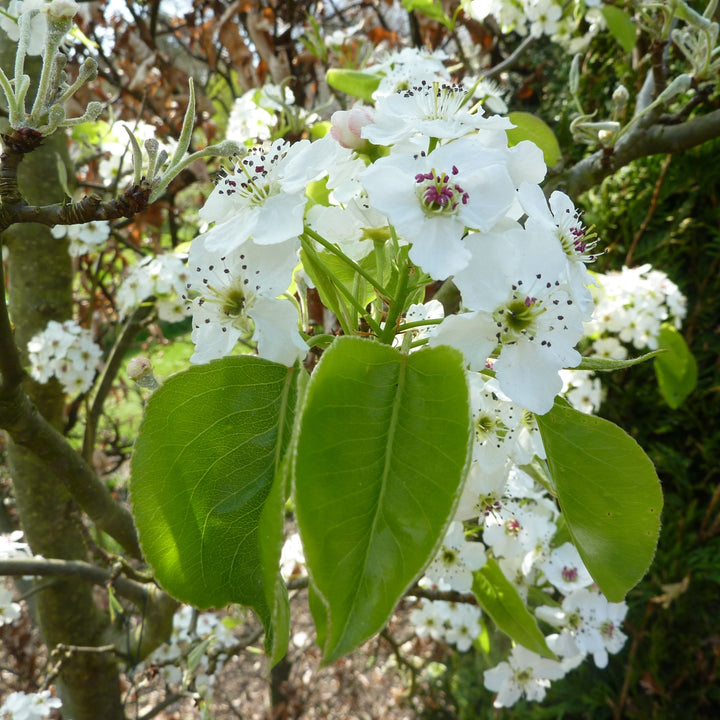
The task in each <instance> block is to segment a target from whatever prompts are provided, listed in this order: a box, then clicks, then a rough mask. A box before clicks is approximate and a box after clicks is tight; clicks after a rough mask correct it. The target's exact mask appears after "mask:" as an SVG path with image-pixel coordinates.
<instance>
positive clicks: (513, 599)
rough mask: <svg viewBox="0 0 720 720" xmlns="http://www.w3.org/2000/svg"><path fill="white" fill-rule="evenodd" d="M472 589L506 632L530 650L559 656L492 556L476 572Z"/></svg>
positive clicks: (484, 609)
mask: <svg viewBox="0 0 720 720" xmlns="http://www.w3.org/2000/svg"><path fill="white" fill-rule="evenodd" d="M472 591H473V594H474V595H475V597H476V598H477V601H478V603H479V604H480V607H481V608H482V610H483V612H484V613H485V614H486V615H489V616H490V618H491V619H492V621H493V622H494V623H495V624H496V625H497V626H498V628H499V629H500V630H502V631H503V632H504V633H505V634H506V635H509V636H510V637H511V638H512V639H513V640H514V641H515V642H516V643H519V644H520V645H522V646H523V647H526V648H527V649H528V650H532V651H533V652H536V653H537V654H538V655H542V656H544V657H548V658H553V659H554V658H555V654H554V653H553V652H552V650H550V648H549V647H548V646H547V643H546V642H545V636H544V635H543V634H542V632H541V631H540V628H539V627H538V626H537V622H536V621H535V618H534V617H533V616H532V615H531V614H530V612H529V611H528V609H527V606H526V605H525V603H524V602H523V600H522V598H521V597H520V595H518V591H517V590H516V589H515V586H514V585H513V584H512V583H511V582H510V581H509V580H508V579H507V578H506V577H505V576H504V575H503V573H502V570H501V569H500V566H499V565H498V564H497V562H495V560H493V559H492V558H488V559H487V562H486V563H485V565H483V567H481V568H480V570H477V571H476V572H474V573H473V585H472Z"/></svg>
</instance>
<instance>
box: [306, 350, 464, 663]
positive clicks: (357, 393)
mask: <svg viewBox="0 0 720 720" xmlns="http://www.w3.org/2000/svg"><path fill="white" fill-rule="evenodd" d="M469 437H470V410H469V400H468V389H467V384H466V380H465V373H464V370H463V360H462V357H461V355H460V354H459V353H458V352H457V351H455V350H453V349H452V348H449V347H447V346H442V347H437V348H432V349H430V350H427V349H426V350H422V351H420V352H417V353H413V354H411V355H403V354H401V353H400V352H398V351H397V350H395V349H393V348H391V347H388V346H385V345H380V344H378V343H373V342H370V341H367V340H361V339H358V338H350V337H342V338H339V339H338V340H336V341H335V342H334V343H333V345H332V346H331V347H330V348H329V349H328V350H327V351H326V353H325V354H324V356H323V357H322V360H321V361H320V363H319V365H318V367H317V368H316V369H315V372H314V374H313V377H312V379H311V381H310V384H309V388H308V393H307V398H306V403H305V407H304V410H303V414H302V419H301V430H300V436H299V439H298V445H297V457H296V464H295V502H296V508H297V517H298V523H299V525H300V533H301V536H302V540H303V546H304V548H305V555H306V558H307V562H308V567H309V571H310V575H311V577H312V581H313V584H314V586H315V588H316V589H317V591H318V593H319V596H320V597H321V598H322V601H323V602H324V603H325V605H326V607H327V618H326V619H327V628H326V633H325V634H326V639H325V645H324V652H323V659H324V661H325V662H331V661H333V660H336V659H337V658H338V657H340V656H341V655H343V654H344V653H346V652H349V651H350V650H352V649H353V648H354V647H355V646H356V645H358V644H359V643H360V642H362V641H363V640H365V639H367V638H368V637H370V636H371V635H373V634H374V633H376V632H378V631H379V630H380V629H381V628H382V627H383V625H384V624H385V622H386V621H387V619H388V617H389V616H390V614H391V613H392V611H393V608H394V607H395V605H396V603H397V602H398V600H399V599H400V597H402V595H403V593H404V592H405V590H406V589H407V588H408V587H409V586H410V585H411V584H412V582H413V581H414V580H415V579H416V577H417V576H418V574H419V573H420V572H421V571H422V570H423V568H424V566H425V565H426V564H427V562H428V561H429V560H430V559H431V557H432V555H433V554H434V551H435V549H436V548H437V547H438V545H439V543H440V542H441V540H442V538H443V535H444V532H445V529H446V527H447V525H448V523H449V521H450V518H451V514H452V511H453V509H454V507H455V504H456V500H457V497H458V493H459V491H460V489H461V485H462V481H463V479H464V477H465V469H466V463H467V458H468V447H469ZM314 614H315V615H316V617H317V616H318V613H317V612H315V613H314ZM321 619H322V620H324V619H325V618H321ZM324 632H325V630H324Z"/></svg>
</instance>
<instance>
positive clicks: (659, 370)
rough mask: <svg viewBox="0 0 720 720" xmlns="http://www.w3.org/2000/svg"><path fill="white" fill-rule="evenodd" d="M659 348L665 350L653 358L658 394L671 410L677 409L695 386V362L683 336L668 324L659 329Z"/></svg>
mask: <svg viewBox="0 0 720 720" xmlns="http://www.w3.org/2000/svg"><path fill="white" fill-rule="evenodd" d="M660 347H661V348H662V349H663V350H665V352H664V353H662V354H661V355H658V356H657V357H656V358H655V374H656V375H657V379H658V386H659V388H660V393H661V395H662V396H663V399H664V400H665V402H666V403H667V404H668V405H669V406H670V407H671V408H673V409H675V408H679V407H680V405H682V403H683V401H684V400H685V398H686V397H687V396H688V395H689V394H690V393H691V392H692V391H693V390H694V389H695V385H696V384H697V362H696V361H695V358H694V357H693V354H692V353H691V352H690V349H689V348H688V346H687V343H686V342H685V340H684V338H683V336H682V335H681V334H680V333H679V332H678V331H677V330H676V329H675V327H674V326H672V325H670V324H668V323H664V324H663V326H662V328H661V329H660Z"/></svg>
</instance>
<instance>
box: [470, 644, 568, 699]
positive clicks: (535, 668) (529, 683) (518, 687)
mask: <svg viewBox="0 0 720 720" xmlns="http://www.w3.org/2000/svg"><path fill="white" fill-rule="evenodd" d="M564 676H565V670H564V669H563V667H562V665H561V664H560V663H559V662H557V661H555V660H549V659H547V658H544V657H541V656H540V655H538V654H537V653H534V652H532V651H530V650H527V649H526V648H524V647H522V645H516V646H515V647H514V648H513V649H512V653H511V654H510V657H509V658H508V659H507V662H501V663H500V664H499V665H497V666H496V667H494V668H491V669H490V670H485V672H484V673H483V681H484V683H485V687H486V688H487V689H488V690H492V691H494V692H497V697H496V698H495V701H494V702H493V706H494V707H496V708H501V707H510V706H511V705H514V704H515V703H516V702H517V701H518V700H519V699H520V698H521V697H522V696H525V697H526V698H527V699H528V700H535V701H538V700H542V699H543V698H544V697H545V693H546V692H547V689H548V688H549V687H550V681H551V680H560V679H561V678H562V677H564Z"/></svg>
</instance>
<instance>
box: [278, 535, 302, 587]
mask: <svg viewBox="0 0 720 720" xmlns="http://www.w3.org/2000/svg"><path fill="white" fill-rule="evenodd" d="M304 568H305V551H304V549H303V546H302V540H301V539H300V534H299V533H292V535H290V536H289V537H288V538H287V540H285V543H284V544H283V547H282V552H281V553H280V574H281V575H282V576H283V579H285V580H289V579H290V578H292V577H295V576H296V575H299V574H302V572H303V569H304Z"/></svg>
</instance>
